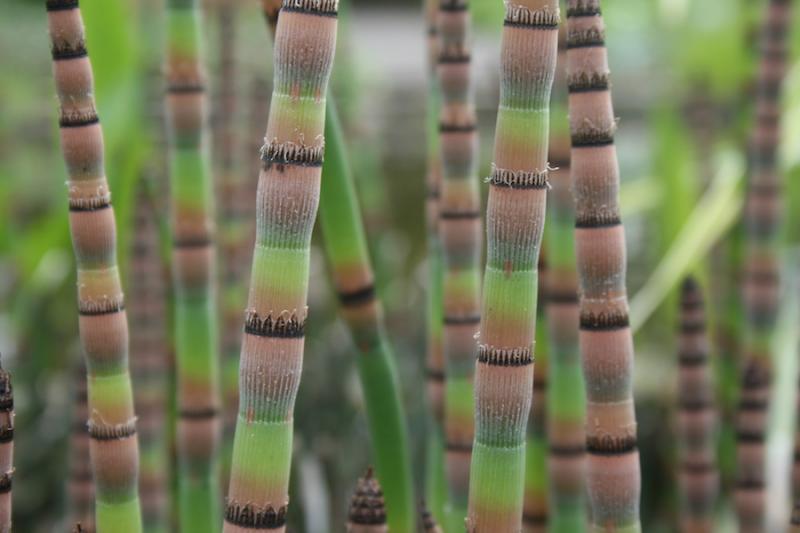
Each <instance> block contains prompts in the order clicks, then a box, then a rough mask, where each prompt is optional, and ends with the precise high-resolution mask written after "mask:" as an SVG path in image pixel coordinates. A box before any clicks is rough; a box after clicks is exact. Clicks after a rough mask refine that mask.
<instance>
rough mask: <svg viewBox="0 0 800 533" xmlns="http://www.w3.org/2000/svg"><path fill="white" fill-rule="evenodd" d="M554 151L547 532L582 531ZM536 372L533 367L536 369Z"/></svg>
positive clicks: (576, 376)
mask: <svg viewBox="0 0 800 533" xmlns="http://www.w3.org/2000/svg"><path fill="white" fill-rule="evenodd" d="M564 151H565V152H567V153H565V154H563V155H562V156H560V157H559V155H557V154H556V152H555V151H551V154H554V156H551V157H552V159H553V160H552V162H551V164H552V166H553V167H555V170H553V171H551V173H550V186H551V188H552V189H551V191H550V198H549V202H548V204H549V205H548V220H547V226H546V228H545V232H546V238H547V243H548V249H547V252H548V253H547V261H548V273H547V297H546V298H545V313H546V315H547V325H548V337H547V340H548V349H549V351H548V370H549V377H548V388H547V437H548V442H549V452H550V453H549V459H548V471H549V475H550V479H549V481H550V491H549V495H550V517H549V518H550V520H549V531H551V532H552V533H581V532H582V531H585V530H586V524H587V517H586V498H585V496H584V494H585V491H586V479H585V476H586V453H585V447H586V444H585V443H586V432H585V430H584V427H585V425H586V393H585V392H584V381H583V370H582V368H581V360H580V349H579V347H578V323H579V316H580V308H579V304H578V274H577V272H576V267H575V203H574V201H573V199H572V193H571V188H572V184H571V179H570V167H569V158H568V156H569V153H568V151H567V150H564ZM536 372H537V373H538V372H539V369H538V368H537V369H536Z"/></svg>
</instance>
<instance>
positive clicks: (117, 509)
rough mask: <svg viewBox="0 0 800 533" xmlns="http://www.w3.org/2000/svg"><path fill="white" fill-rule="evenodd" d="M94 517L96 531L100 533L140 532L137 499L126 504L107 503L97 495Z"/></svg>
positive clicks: (140, 522) (140, 521)
mask: <svg viewBox="0 0 800 533" xmlns="http://www.w3.org/2000/svg"><path fill="white" fill-rule="evenodd" d="M95 517H96V520H97V531H99V532H102V533H112V532H113V533H139V532H141V531H142V517H141V513H140V512H139V498H138V497H137V498H134V499H132V500H129V501H127V502H114V503H108V502H106V501H104V500H103V499H102V496H101V495H100V494H99V493H98V494H97V496H96V500H95Z"/></svg>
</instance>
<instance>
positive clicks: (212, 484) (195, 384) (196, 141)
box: [165, 0, 221, 533]
mask: <svg viewBox="0 0 800 533" xmlns="http://www.w3.org/2000/svg"><path fill="white" fill-rule="evenodd" d="M166 20H167V31H166V33H167V38H166V67H165V72H166V78H167V84H166V85H167V93H166V107H167V126H168V127H167V133H168V141H169V175H170V187H171V194H172V196H171V202H172V206H171V207H172V236H173V244H172V246H173V250H172V275H173V285H174V295H175V360H176V369H177V389H178V390H177V395H178V402H177V403H178V423H177V431H178V439H177V445H178V516H179V523H180V527H181V530H182V531H187V532H188V531H192V532H197V533H202V532H204V531H208V532H210V531H217V530H218V528H219V524H220V503H221V502H220V497H219V482H218V479H217V475H218V464H217V463H218V460H217V455H218V448H219V440H220V429H221V428H220V413H219V410H220V399H219V358H218V350H219V344H218V328H219V324H218V321H217V304H216V290H215V287H216V268H215V261H216V259H215V256H216V247H215V243H214V238H215V232H214V224H213V202H212V192H211V191H212V185H211V176H210V171H209V164H208V154H207V151H206V146H205V145H206V142H207V141H206V137H207V134H208V131H207V127H206V124H205V122H206V104H207V102H206V94H205V85H204V84H205V75H204V72H203V67H202V63H201V57H202V53H201V45H200V43H201V27H202V26H201V21H200V7H199V5H198V3H197V1H196V0H169V1H168V2H167V19H166Z"/></svg>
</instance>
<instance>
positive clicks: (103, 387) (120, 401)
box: [46, 0, 142, 533]
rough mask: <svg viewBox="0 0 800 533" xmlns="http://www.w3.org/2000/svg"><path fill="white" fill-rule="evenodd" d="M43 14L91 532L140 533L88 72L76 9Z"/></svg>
mask: <svg viewBox="0 0 800 533" xmlns="http://www.w3.org/2000/svg"><path fill="white" fill-rule="evenodd" d="M46 7H47V21H48V28H49V31H50V41H51V51H52V57H53V77H54V79H55V86H56V92H57V93H58V100H59V104H60V113H59V126H60V133H61V151H62V154H63V156H64V162H65V163H66V166H67V174H68V179H69V181H68V195H69V222H70V232H71V235H72V244H73V249H74V252H75V259H76V262H77V268H78V312H79V322H78V324H79V330H80V337H81V344H82V346H83V352H84V356H85V360H86V368H87V373H88V376H87V381H88V389H87V390H88V406H89V407H88V410H89V421H88V430H89V437H90V439H91V440H90V444H89V448H90V455H91V461H92V470H93V473H94V480H95V487H96V493H95V497H96V504H95V513H96V525H97V529H98V530H100V531H103V532H109V531H115V532H120V533H129V532H130V533H138V532H141V531H142V519H141V511H140V506H139V494H138V471H139V449H138V444H137V440H136V415H135V414H134V406H133V392H132V390H131V379H130V374H129V372H128V321H127V318H126V316H125V301H124V296H123V293H122V284H121V282H120V276H119V269H118V267H117V259H116V233H117V232H116V223H115V220H114V209H113V207H112V206H111V191H110V189H109V186H108V181H107V180H106V176H105V168H104V162H103V155H104V154H103V133H102V129H101V127H100V121H99V119H98V117H97V111H96V107H95V102H94V82H93V73H92V66H91V63H90V61H89V56H88V53H87V50H86V39H85V35H84V26H83V19H82V18H81V12H80V9H79V8H78V3H77V2H76V1H75V0H48V1H47V3H46Z"/></svg>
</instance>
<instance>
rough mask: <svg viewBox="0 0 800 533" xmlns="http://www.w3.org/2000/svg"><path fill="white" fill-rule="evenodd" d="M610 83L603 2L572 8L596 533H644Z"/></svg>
mask: <svg viewBox="0 0 800 533" xmlns="http://www.w3.org/2000/svg"><path fill="white" fill-rule="evenodd" d="M608 76H609V69H608V55H607V51H606V48H605V27H604V23H603V17H602V15H601V13H600V1H599V0H568V2H567V84H568V90H569V122H570V134H571V137H572V154H571V170H572V178H573V194H574V197H575V211H576V223H575V226H576V230H575V243H576V257H577V266H578V279H579V283H580V291H579V292H580V295H581V298H580V347H581V354H582V357H583V367H584V375H585V379H586V396H587V397H586V400H587V406H586V407H587V412H586V420H587V426H586V452H587V487H588V495H589V502H590V507H591V511H592V512H591V522H592V527H593V530H594V531H609V530H610V531H616V530H620V531H626V532H629V531H631V532H632V531H639V530H640V525H639V496H640V493H641V476H640V471H639V452H638V450H637V446H636V416H635V413H634V402H633V390H632V374H633V356H634V352H633V340H632V337H631V330H630V326H629V321H628V298H627V294H626V289H625V270H626V250H625V234H624V231H623V227H622V223H621V220H620V211H619V200H618V191H619V165H618V162H617V151H616V147H615V146H614V131H615V129H616V120H615V117H614V111H613V107H612V104H611V94H610V92H609V83H608Z"/></svg>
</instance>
